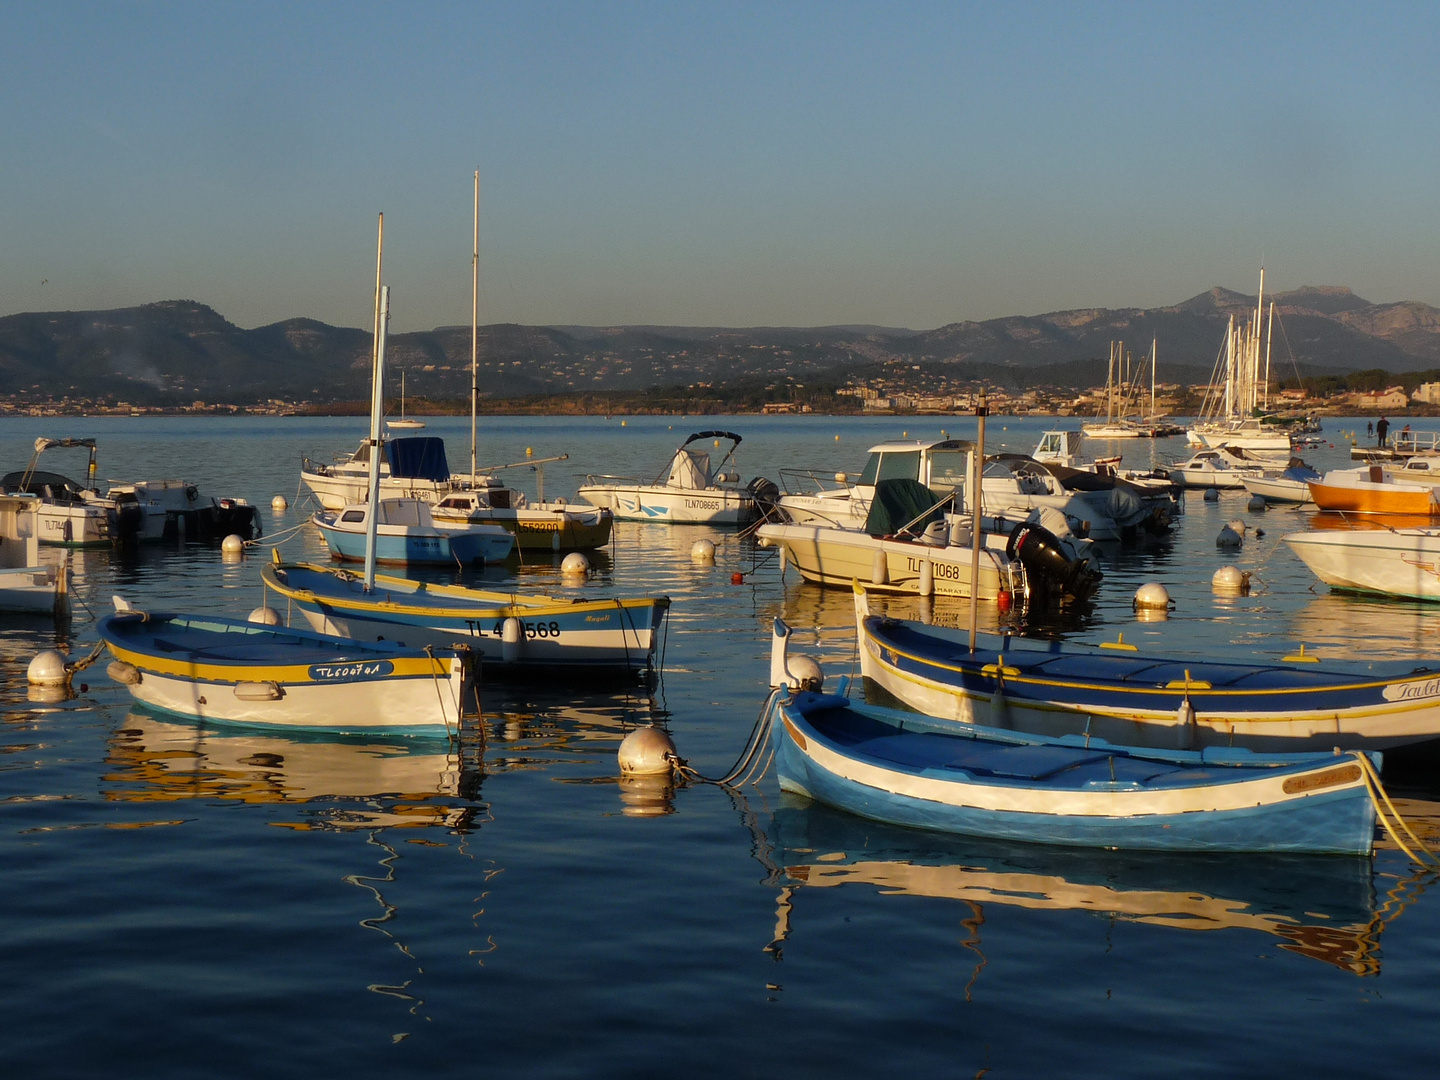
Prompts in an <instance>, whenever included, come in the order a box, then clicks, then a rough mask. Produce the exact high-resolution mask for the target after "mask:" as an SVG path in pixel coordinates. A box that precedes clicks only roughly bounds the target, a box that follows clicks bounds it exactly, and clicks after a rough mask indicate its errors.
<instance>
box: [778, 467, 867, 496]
mask: <svg viewBox="0 0 1440 1080" xmlns="http://www.w3.org/2000/svg"><path fill="white" fill-rule="evenodd" d="M850 481H851V478H850V476H849V474H847V473H843V472H839V473H827V472H822V471H821V470H819V469H781V470H780V489H781V491H782V492H784V493H785V494H786V495H826V494H833V493H835V492H840V491H848V490H849V487H850Z"/></svg>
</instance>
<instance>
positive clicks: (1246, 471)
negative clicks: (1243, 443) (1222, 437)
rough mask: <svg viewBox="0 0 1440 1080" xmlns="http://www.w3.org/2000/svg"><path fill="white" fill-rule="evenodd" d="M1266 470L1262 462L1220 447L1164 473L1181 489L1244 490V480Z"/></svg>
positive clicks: (1250, 455) (1242, 452) (1240, 452)
mask: <svg viewBox="0 0 1440 1080" xmlns="http://www.w3.org/2000/svg"><path fill="white" fill-rule="evenodd" d="M1266 468H1267V464H1266V462H1264V461H1262V460H1260V459H1258V458H1256V457H1255V456H1254V455H1253V454H1250V453H1248V452H1247V451H1244V450H1240V449H1231V448H1230V447H1226V446H1221V447H1217V448H1216V449H1214V450H1201V451H1200V452H1199V453H1198V454H1196V455H1195V456H1194V457H1192V458H1190V460H1188V461H1182V462H1181V463H1180V464H1178V465H1175V466H1172V467H1171V468H1169V469H1168V470H1166V471H1167V473H1168V475H1169V478H1170V480H1171V481H1172V482H1173V483H1175V484H1178V485H1180V486H1181V487H1187V488H1234V489H1237V490H1238V489H1240V488H1243V487H1244V486H1245V478H1246V477H1261V476H1264V475H1265V471H1266Z"/></svg>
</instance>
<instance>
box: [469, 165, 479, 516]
mask: <svg viewBox="0 0 1440 1080" xmlns="http://www.w3.org/2000/svg"><path fill="white" fill-rule="evenodd" d="M479 343H480V170H479V169H476V170H475V247H474V249H473V251H472V253H471V255H470V490H471V491H474V490H475V401H476V399H477V398H478V397H479V396H480V365H479V360H478V357H479Z"/></svg>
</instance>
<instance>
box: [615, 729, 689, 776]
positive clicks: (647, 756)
mask: <svg viewBox="0 0 1440 1080" xmlns="http://www.w3.org/2000/svg"><path fill="white" fill-rule="evenodd" d="M616 757H617V758H618V759H619V761H620V774H621V775H622V776H653V775H655V774H657V773H669V772H671V771H672V770H673V769H674V767H675V766H674V762H675V758H676V754H675V743H674V742H673V741H671V739H670V736H669V735H667V734H665V732H664V731H662V730H660V728H658V727H652V726H647V727H642V728H636V729H635V730H634V731H632V732H630V734H629V735H626V736H625V738H624V739H623V740H622V741H621V743H620V750H619V753H618V754H617V755H616Z"/></svg>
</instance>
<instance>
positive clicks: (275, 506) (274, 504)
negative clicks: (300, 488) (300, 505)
mask: <svg viewBox="0 0 1440 1080" xmlns="http://www.w3.org/2000/svg"><path fill="white" fill-rule="evenodd" d="M289 508H290V503H289V501H288V500H287V499H286V498H285V496H284V495H276V496H275V497H274V498H273V499H271V500H270V509H271V510H274V511H275V513H277V514H283V513H284V512H285V511H286V510H288V509H289Z"/></svg>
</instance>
